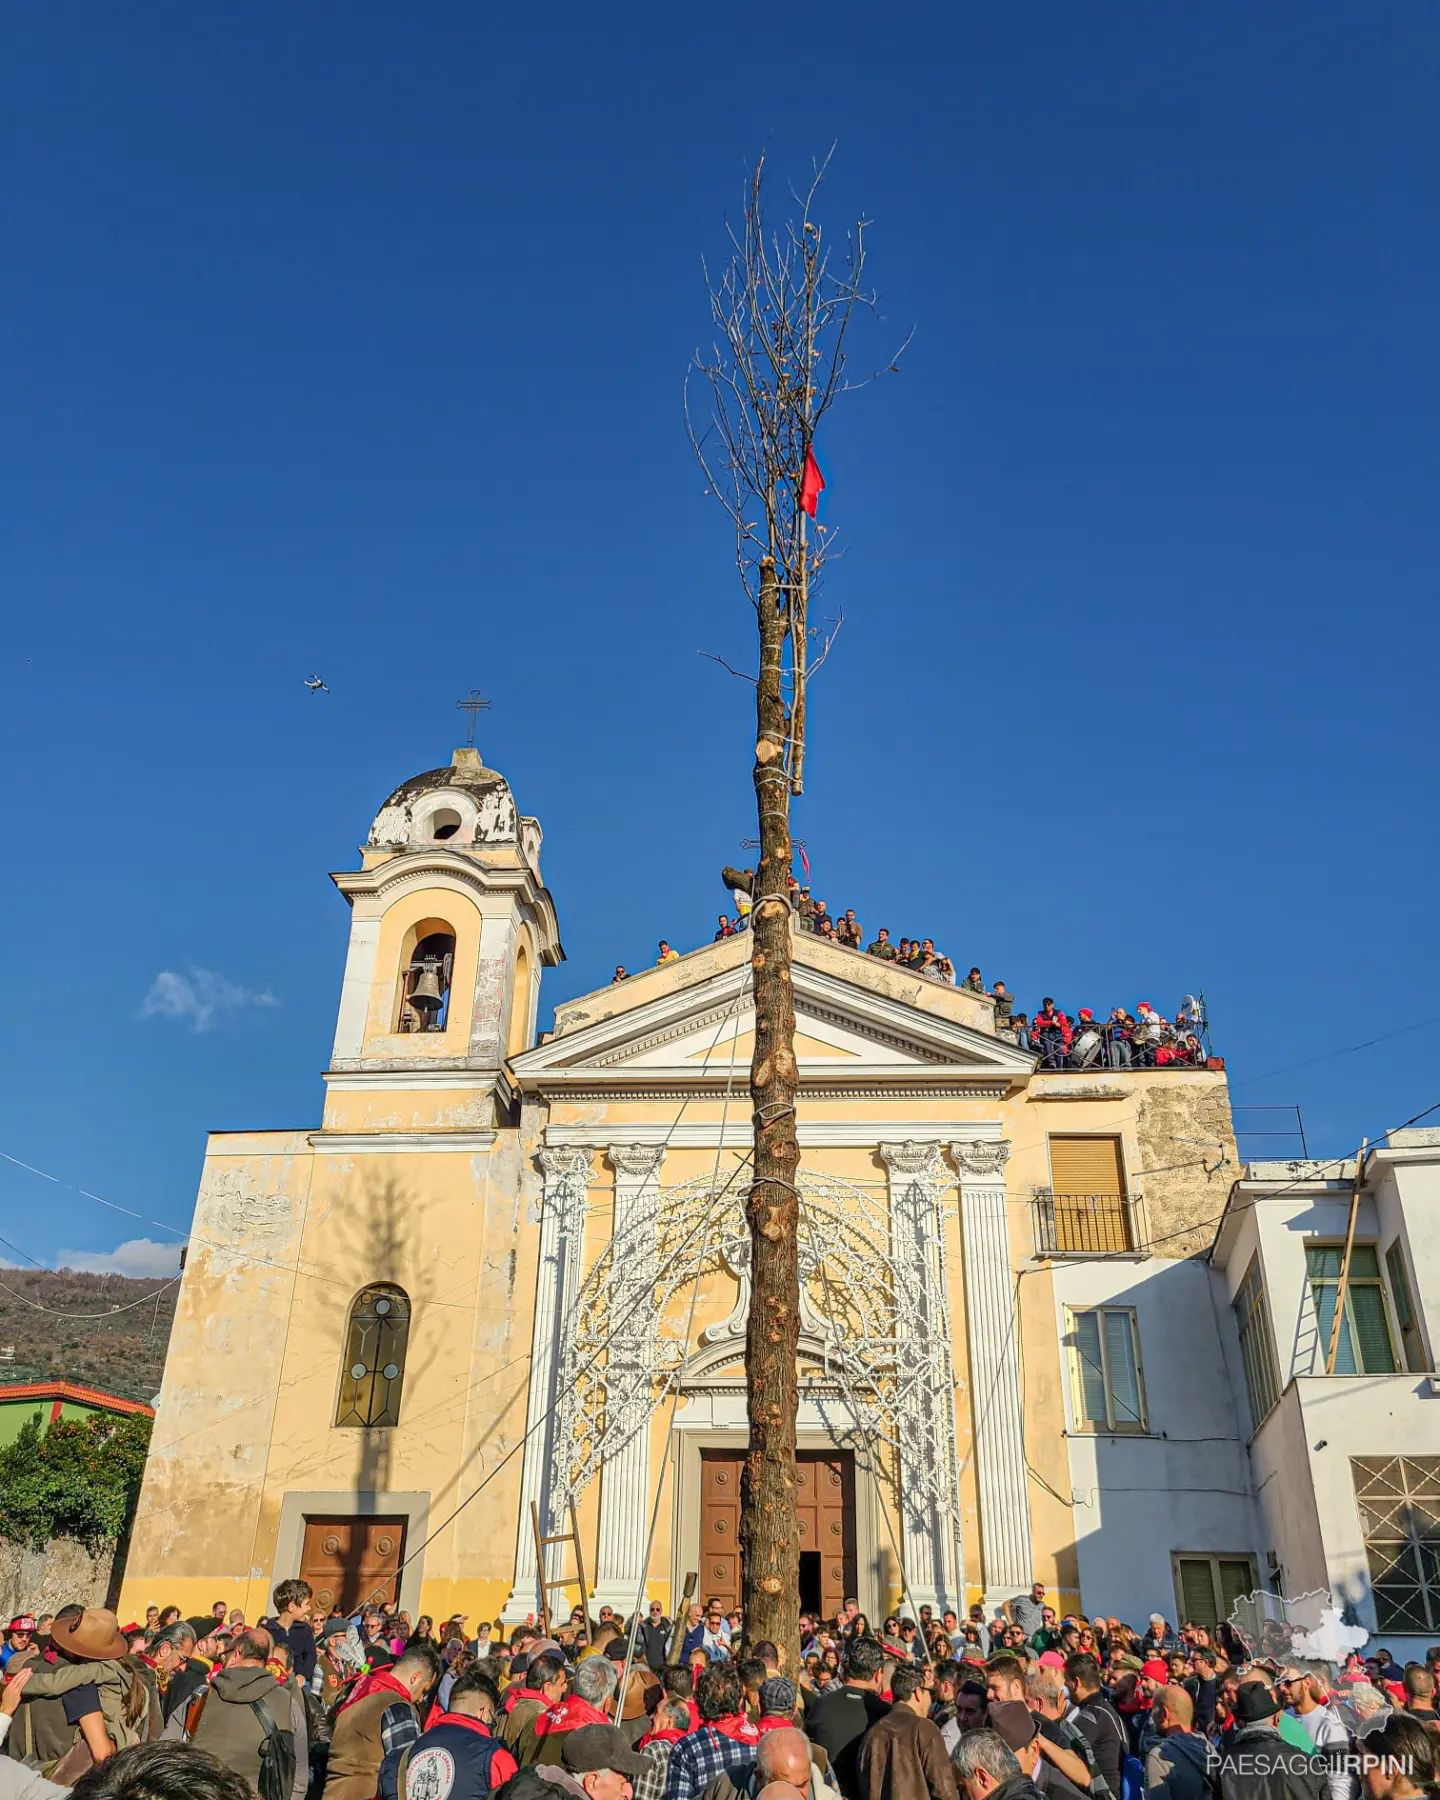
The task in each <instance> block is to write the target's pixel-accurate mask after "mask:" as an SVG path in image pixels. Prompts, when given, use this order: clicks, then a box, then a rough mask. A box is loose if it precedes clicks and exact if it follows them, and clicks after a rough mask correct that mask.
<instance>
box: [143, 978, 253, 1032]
mask: <svg viewBox="0 0 1440 1800" xmlns="http://www.w3.org/2000/svg"><path fill="white" fill-rule="evenodd" d="M279 1004H280V1002H279V1001H278V1000H277V999H276V998H275V996H274V994H272V993H271V992H270V990H269V989H268V988H262V989H259V990H256V989H255V988H247V987H241V985H240V984H239V983H238V982H235V981H231V980H230V978H229V977H228V976H226V975H217V974H216V972H215V971H214V969H197V968H195V967H193V966H192V967H191V968H190V969H189V970H188V971H187V972H186V973H185V974H184V975H181V974H178V973H177V972H176V971H175V970H174V969H162V970H161V971H160V973H159V974H158V975H157V976H156V977H155V979H154V980H153V981H152V982H151V983H150V992H149V993H148V994H146V996H145V998H144V1000H143V1002H142V1003H141V1006H140V1017H141V1018H142V1019H188V1020H189V1021H190V1029H191V1030H192V1031H208V1030H209V1029H210V1027H211V1026H212V1025H213V1024H215V1022H216V1021H217V1020H218V1019H223V1018H227V1017H229V1016H231V1015H233V1014H234V1013H237V1012H242V1011H244V1010H245V1009H246V1008H248V1007H254V1006H278V1005H279Z"/></svg>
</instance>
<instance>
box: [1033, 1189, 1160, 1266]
mask: <svg viewBox="0 0 1440 1800" xmlns="http://www.w3.org/2000/svg"><path fill="white" fill-rule="evenodd" d="M1139 1205H1140V1196H1139V1195H1138V1194H1056V1193H1053V1192H1052V1191H1051V1190H1050V1189H1049V1188H1040V1189H1037V1191H1036V1192H1035V1194H1034V1195H1033V1197H1032V1198H1031V1201H1030V1222H1031V1226H1032V1228H1033V1231H1034V1237H1035V1254H1036V1256H1053V1257H1060V1256H1135V1255H1137V1254H1138V1245H1139V1244H1140V1241H1141V1233H1140V1229H1139V1226H1138V1224H1137V1214H1138V1208H1139Z"/></svg>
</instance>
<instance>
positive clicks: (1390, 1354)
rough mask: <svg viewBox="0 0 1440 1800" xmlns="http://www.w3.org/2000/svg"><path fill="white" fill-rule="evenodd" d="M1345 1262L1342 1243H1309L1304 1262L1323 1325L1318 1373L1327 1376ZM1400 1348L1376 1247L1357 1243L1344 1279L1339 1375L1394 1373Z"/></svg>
mask: <svg viewBox="0 0 1440 1800" xmlns="http://www.w3.org/2000/svg"><path fill="white" fill-rule="evenodd" d="M1344 1261H1345V1247H1344V1245H1343V1244H1307V1245H1306V1247H1305V1262H1306V1267H1307V1270H1308V1272H1309V1276H1310V1294H1311V1298H1312V1300H1313V1301H1314V1305H1315V1318H1316V1324H1317V1327H1318V1334H1317V1345H1316V1371H1315V1372H1316V1373H1317V1374H1318V1373H1323V1372H1324V1368H1325V1358H1326V1357H1327V1356H1328V1354H1329V1350H1330V1334H1331V1331H1332V1329H1333V1327H1334V1322H1335V1304H1336V1301H1337V1299H1338V1297H1339V1293H1340V1270H1341V1267H1342V1266H1343V1264H1344ZM1395 1367H1396V1363H1395V1346H1394V1344H1393V1343H1392V1342H1391V1338H1390V1321H1389V1318H1388V1316H1387V1315H1386V1311H1385V1288H1384V1284H1383V1282H1382V1281H1381V1279H1380V1259H1379V1256H1378V1255H1377V1253H1376V1250H1375V1246H1374V1245H1373V1244H1355V1245H1353V1246H1352V1248H1351V1251H1350V1272H1349V1275H1348V1276H1347V1277H1346V1281H1345V1306H1344V1313H1343V1316H1342V1318H1341V1321H1340V1336H1339V1340H1338V1342H1337V1344H1336V1349H1335V1370H1334V1372H1335V1374H1337V1375H1357V1374H1364V1375H1390V1374H1393V1373H1394V1372H1395Z"/></svg>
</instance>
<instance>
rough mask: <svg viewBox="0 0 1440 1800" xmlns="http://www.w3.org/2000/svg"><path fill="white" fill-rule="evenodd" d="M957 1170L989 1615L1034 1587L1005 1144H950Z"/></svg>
mask: <svg viewBox="0 0 1440 1800" xmlns="http://www.w3.org/2000/svg"><path fill="white" fill-rule="evenodd" d="M950 1149H951V1153H952V1155H953V1156H954V1158H955V1164H956V1167H957V1168H958V1169H959V1171H960V1241H961V1245H962V1249H963V1254H964V1271H965V1316H966V1323H967V1325H968V1328H969V1336H970V1408H971V1427H972V1430H973V1431H974V1434H975V1477H976V1483H977V1486H978V1488H979V1492H980V1558H981V1573H982V1576H983V1579H984V1582H985V1606H986V1610H987V1612H988V1611H989V1610H990V1608H991V1606H992V1605H993V1604H998V1603H999V1602H1000V1601H1002V1600H1008V1599H1011V1598H1013V1597H1014V1596H1015V1595H1017V1594H1021V1593H1024V1592H1025V1590H1026V1589H1027V1588H1028V1587H1029V1586H1030V1583H1031V1581H1032V1580H1033V1579H1034V1571H1033V1569H1032V1566H1031V1548H1030V1491H1029V1485H1028V1480H1027V1476H1026V1472H1025V1437H1024V1409H1025V1399H1024V1395H1023V1393H1022V1392H1021V1387H1020V1345H1019V1332H1020V1321H1019V1319H1018V1318H1017V1316H1016V1311H1015V1274H1014V1270H1013V1268H1012V1266H1011V1260H1010V1236H1009V1231H1008V1229H1007V1225H1006V1217H1005V1164H1006V1163H1007V1162H1008V1161H1009V1160H1010V1144H1009V1141H1008V1139H1005V1138H1000V1139H994V1138H989V1139H974V1140H972V1141H970V1142H967V1143H961V1144H952V1145H951V1146H950Z"/></svg>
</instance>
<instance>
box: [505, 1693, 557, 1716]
mask: <svg viewBox="0 0 1440 1800" xmlns="http://www.w3.org/2000/svg"><path fill="white" fill-rule="evenodd" d="M521 1700H538V1701H539V1702H540V1704H541V1706H549V1704H550V1702H549V1701H548V1700H547V1699H546V1698H545V1696H544V1695H543V1694H542V1693H541V1692H540V1690H539V1688H527V1687H511V1688H506V1690H505V1694H504V1698H503V1699H502V1700H501V1702H500V1704H501V1706H503V1707H504V1709H505V1711H506V1712H507V1713H512V1712H514V1710H515V1708H516V1706H517V1705H518V1703H519V1702H520V1701H521Z"/></svg>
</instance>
